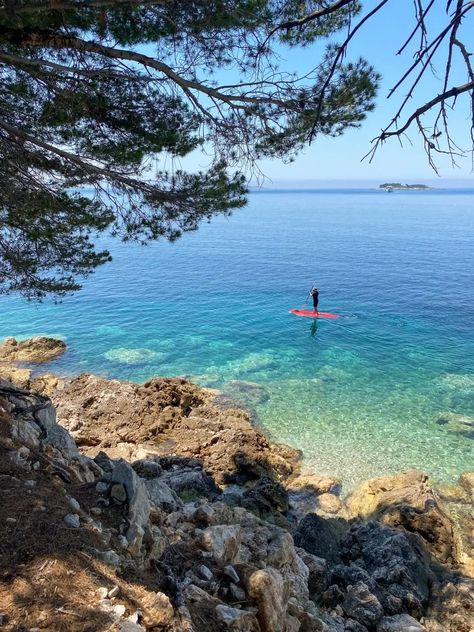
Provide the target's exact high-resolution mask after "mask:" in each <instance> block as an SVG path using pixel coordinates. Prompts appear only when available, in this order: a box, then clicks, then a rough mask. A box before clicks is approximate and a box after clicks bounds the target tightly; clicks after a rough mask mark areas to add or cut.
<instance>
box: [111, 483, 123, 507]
mask: <svg viewBox="0 0 474 632" xmlns="http://www.w3.org/2000/svg"><path fill="white" fill-rule="evenodd" d="M110 495H111V497H112V498H113V499H114V500H117V501H118V502H119V503H124V502H125V501H126V500H127V492H126V490H125V487H124V486H123V485H122V483H114V485H112V487H111V489H110Z"/></svg>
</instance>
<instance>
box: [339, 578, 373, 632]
mask: <svg viewBox="0 0 474 632" xmlns="http://www.w3.org/2000/svg"><path fill="white" fill-rule="evenodd" d="M342 609H343V610H344V612H345V613H346V615H347V616H348V617H350V618H351V619H355V620H356V621H358V622H359V623H361V624H362V625H365V626H367V627H369V628H372V627H374V626H375V625H376V624H377V623H378V622H379V621H380V619H381V618H382V616H383V608H382V606H381V605H380V601H379V600H378V599H377V597H376V596H375V595H373V594H372V593H371V592H370V591H369V589H368V587H367V586H366V584H364V582H357V584H354V585H353V586H349V587H348V589H347V594H346V597H345V599H344V601H343V602H342Z"/></svg>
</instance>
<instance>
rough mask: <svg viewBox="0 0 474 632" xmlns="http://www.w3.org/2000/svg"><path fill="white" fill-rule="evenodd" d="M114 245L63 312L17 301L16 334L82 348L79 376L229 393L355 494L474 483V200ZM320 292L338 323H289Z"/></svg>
mask: <svg viewBox="0 0 474 632" xmlns="http://www.w3.org/2000/svg"><path fill="white" fill-rule="evenodd" d="M100 245H106V246H108V247H109V248H110V249H111V252H112V254H113V262H112V263H110V264H107V265H105V266H103V267H102V268H101V269H99V270H98V271H97V272H96V274H94V275H93V276H92V277H90V278H88V279H86V280H85V282H84V286H83V289H82V290H81V291H80V292H78V293H76V294H75V295H73V296H70V297H67V298H65V299H64V300H63V301H62V302H61V303H60V304H55V303H54V302H53V301H52V300H46V301H45V302H43V303H42V304H35V303H28V302H26V301H24V300H22V299H20V298H18V297H11V296H2V297H0V314H1V315H0V337H4V336H15V337H17V338H20V339H24V338H28V337H30V336H33V335H48V336H54V337H59V338H62V339H64V340H65V341H66V342H67V344H68V350H67V352H66V353H65V354H64V355H63V356H62V357H61V358H59V359H58V360H56V361H54V362H52V363H51V364H50V365H48V367H47V370H48V371H54V372H57V373H60V374H62V375H66V376H70V375H75V374H77V373H80V372H83V371H89V372H93V373H97V374H100V375H104V376H107V377H110V378H118V379H126V380H133V381H136V382H143V381H145V380H147V379H149V378H151V377H153V376H157V375H159V376H186V377H187V378H189V379H192V380H193V381H195V382H196V383H198V384H201V385H204V386H208V387H212V388H216V389H219V390H221V391H222V392H223V394H224V398H225V397H228V398H230V400H235V401H238V402H239V403H240V404H241V405H243V406H246V407H247V408H248V409H249V411H250V413H251V416H252V420H253V421H254V423H256V424H258V425H259V426H261V427H262V428H263V429H264V430H265V432H267V433H268V434H269V435H270V436H271V438H272V439H273V440H275V441H281V442H284V443H287V444H289V445H292V446H294V447H296V448H299V449H301V450H302V451H303V466H304V468H305V469H307V470H309V471H317V472H318V473H322V474H328V475H333V476H337V477H340V478H341V479H342V480H343V481H344V485H345V487H346V489H350V488H351V487H353V486H354V485H356V484H357V483H358V482H360V481H361V480H363V479H367V478H369V477H373V476H379V475H383V474H390V473H394V472H398V471H400V470H401V469H406V468H419V469H422V470H424V471H426V472H427V473H428V474H429V475H430V476H431V477H432V478H433V480H434V481H435V482H437V483H440V482H444V483H449V482H454V481H455V480H456V479H457V477H458V476H459V474H460V473H461V472H462V471H465V470H468V469H470V470H472V469H474V299H473V293H474V292H473V290H474V283H473V281H474V265H473V254H474V190H466V189H464V190H448V189H446V190H442V189H437V190H426V191H394V192H393V193H390V194H388V193H387V192H384V191H379V190H376V189H373V190H372V189H370V190H369V189H367V190H364V189H345V190H330V189H327V190H304V189H298V190H260V191H254V192H252V193H251V194H250V196H249V203H248V206H247V207H245V208H244V209H242V210H239V211H237V212H235V213H234V214H233V215H232V216H231V217H228V218H225V217H216V218H214V219H213V220H212V221H211V222H210V223H208V224H207V223H205V224H203V225H202V226H201V227H200V229H199V230H198V231H196V232H193V233H188V234H186V235H185V236H184V237H183V238H182V239H181V240H178V241H177V242H175V243H165V242H159V243H154V244H151V245H149V246H139V245H135V244H130V243H120V242H117V241H113V240H112V239H111V238H108V237H106V238H101V240H100ZM313 284H316V285H317V287H318V288H319V293H320V303H319V308H320V309H321V310H322V311H328V312H334V313H337V314H339V315H340V317H339V318H338V319H331V320H325V319H319V320H314V319H308V318H300V317H298V316H295V315H293V314H290V313H289V310H290V309H292V308H300V307H302V306H303V305H304V304H305V302H306V300H307V295H308V291H309V290H310V288H311V286H312V285H313ZM308 304H309V305H310V304H311V303H310V302H309V303H308ZM43 370H44V369H43Z"/></svg>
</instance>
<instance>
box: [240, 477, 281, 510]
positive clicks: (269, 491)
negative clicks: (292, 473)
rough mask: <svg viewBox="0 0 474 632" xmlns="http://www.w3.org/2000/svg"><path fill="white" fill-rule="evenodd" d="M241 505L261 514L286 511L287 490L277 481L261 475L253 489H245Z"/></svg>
mask: <svg viewBox="0 0 474 632" xmlns="http://www.w3.org/2000/svg"><path fill="white" fill-rule="evenodd" d="M241 505H242V506H243V507H245V508H246V509H248V510H249V511H254V512H256V513H258V514H259V515H261V516H265V515H266V514H268V513H272V512H274V511H280V512H283V513H286V512H287V511H288V507H289V504H288V492H287V491H286V489H285V488H284V487H283V485H281V484H280V483H278V482H277V481H275V480H273V479H271V478H268V477H263V478H261V479H260V480H259V481H257V483H256V485H255V486H254V487H253V489H250V490H247V491H245V493H244V494H243V498H242V500H241Z"/></svg>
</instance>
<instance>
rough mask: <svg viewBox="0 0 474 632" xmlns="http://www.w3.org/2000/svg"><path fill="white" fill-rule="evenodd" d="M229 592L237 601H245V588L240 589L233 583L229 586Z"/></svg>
mask: <svg viewBox="0 0 474 632" xmlns="http://www.w3.org/2000/svg"><path fill="white" fill-rule="evenodd" d="M229 591H230V594H231V595H232V597H233V599H235V601H245V599H246V594H245V590H244V589H243V588H240V586H236V585H235V584H234V583H231V584H230V586H229Z"/></svg>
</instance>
